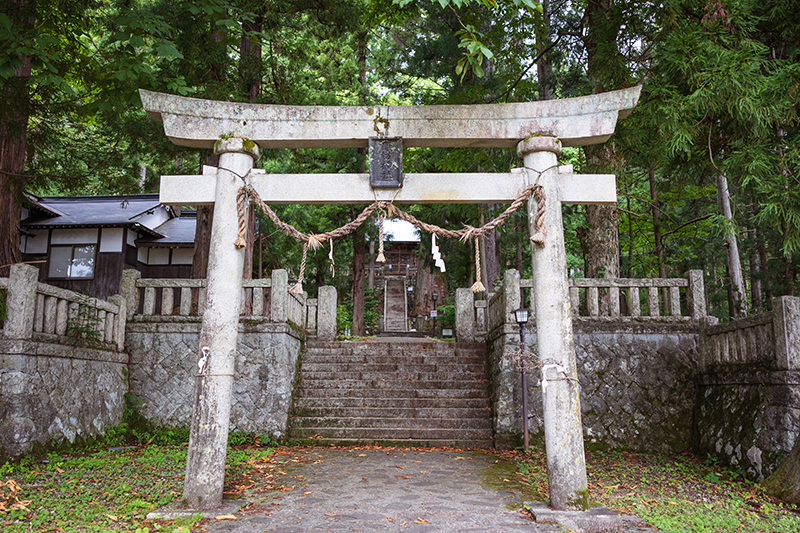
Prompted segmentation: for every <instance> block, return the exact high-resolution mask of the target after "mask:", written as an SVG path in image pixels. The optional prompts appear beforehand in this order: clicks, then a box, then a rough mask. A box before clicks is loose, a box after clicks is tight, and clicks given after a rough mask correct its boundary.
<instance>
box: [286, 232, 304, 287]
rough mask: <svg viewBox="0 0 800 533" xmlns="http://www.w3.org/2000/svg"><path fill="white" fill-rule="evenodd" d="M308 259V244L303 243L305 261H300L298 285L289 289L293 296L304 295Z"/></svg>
mask: <svg viewBox="0 0 800 533" xmlns="http://www.w3.org/2000/svg"><path fill="white" fill-rule="evenodd" d="M307 257H308V242H304V243H303V260H302V261H300V275H299V276H298V277H297V283H295V284H294V287H292V288H291V289H289V292H291V293H292V294H297V295H300V294H303V279H304V278H305V275H306V258H307Z"/></svg>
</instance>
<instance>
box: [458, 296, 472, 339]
mask: <svg viewBox="0 0 800 533" xmlns="http://www.w3.org/2000/svg"><path fill="white" fill-rule="evenodd" d="M456 341H457V342H475V299H474V296H473V292H472V289H464V288H460V289H456Z"/></svg>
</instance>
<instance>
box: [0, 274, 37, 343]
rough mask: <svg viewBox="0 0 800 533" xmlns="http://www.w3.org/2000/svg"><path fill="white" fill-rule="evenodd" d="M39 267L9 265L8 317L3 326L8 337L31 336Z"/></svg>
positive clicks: (28, 337)
mask: <svg viewBox="0 0 800 533" xmlns="http://www.w3.org/2000/svg"><path fill="white" fill-rule="evenodd" d="M38 282H39V269H38V268H36V267H34V266H31V265H24V264H16V265H11V272H10V274H9V276H8V299H7V300H6V309H7V311H8V318H7V319H6V324H5V327H4V332H5V336H6V337H7V338H9V339H30V338H31V337H32V336H33V319H34V315H35V311H36V284H37V283H38Z"/></svg>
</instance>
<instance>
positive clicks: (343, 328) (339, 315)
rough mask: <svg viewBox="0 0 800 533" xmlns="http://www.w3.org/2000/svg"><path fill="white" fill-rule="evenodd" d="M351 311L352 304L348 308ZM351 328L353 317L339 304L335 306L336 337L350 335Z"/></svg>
mask: <svg viewBox="0 0 800 533" xmlns="http://www.w3.org/2000/svg"><path fill="white" fill-rule="evenodd" d="M350 308H351V309H352V304H351V306H350ZM352 327H353V316H352V313H351V311H350V310H348V308H347V306H346V305H344V304H342V303H340V304H337V306H336V333H337V334H338V335H344V336H348V335H350V331H351V328H352Z"/></svg>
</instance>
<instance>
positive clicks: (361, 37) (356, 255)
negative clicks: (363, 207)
mask: <svg viewBox="0 0 800 533" xmlns="http://www.w3.org/2000/svg"><path fill="white" fill-rule="evenodd" d="M366 39H367V33H366V32H361V33H359V34H358V46H357V54H358V55H357V57H356V59H357V61H358V64H359V74H358V79H359V82H360V83H361V87H360V89H359V101H360V103H361V104H362V105H363V104H365V103H366V92H365V91H366V89H365V85H366V82H367V43H366ZM357 160H358V172H359V173H362V174H363V173H365V172H366V171H367V152H366V150H365V149H364V148H359V149H358V151H357ZM356 216H357V213H356V212H355V211H354V212H353V217H356ZM366 235H367V232H366V230H365V229H364V226H361V227H360V228H358V229H357V230H356V231H354V232H353V287H352V288H353V331H352V333H353V335H356V336H363V335H365V334H366V324H365V323H364V286H365V281H366V276H365V273H364V263H365V262H366V258H367V244H366ZM384 298H385V296H384Z"/></svg>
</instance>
